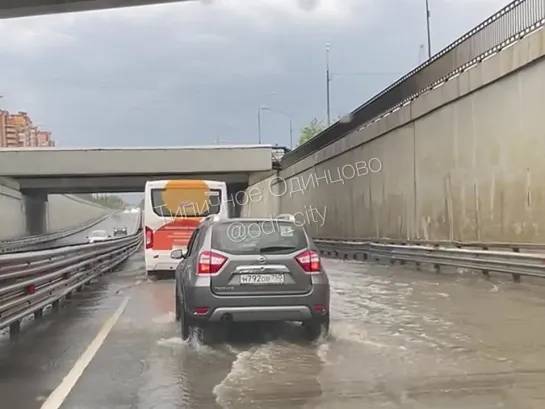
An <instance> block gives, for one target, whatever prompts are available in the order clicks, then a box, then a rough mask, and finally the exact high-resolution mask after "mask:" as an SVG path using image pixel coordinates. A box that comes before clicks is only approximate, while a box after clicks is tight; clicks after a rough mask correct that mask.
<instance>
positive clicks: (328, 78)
mask: <svg viewBox="0 0 545 409" xmlns="http://www.w3.org/2000/svg"><path fill="white" fill-rule="evenodd" d="M330 84H331V74H330V72H329V43H327V44H326V46H325V95H326V96H325V97H326V111H327V126H330V125H331V94H330Z"/></svg>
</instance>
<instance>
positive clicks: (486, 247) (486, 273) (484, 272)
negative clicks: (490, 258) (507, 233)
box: [481, 246, 490, 277]
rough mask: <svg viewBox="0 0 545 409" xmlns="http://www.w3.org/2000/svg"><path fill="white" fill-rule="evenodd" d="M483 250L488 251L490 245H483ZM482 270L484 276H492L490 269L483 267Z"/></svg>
mask: <svg viewBox="0 0 545 409" xmlns="http://www.w3.org/2000/svg"><path fill="white" fill-rule="evenodd" d="M483 250H486V251H488V246H483ZM481 272H482V273H483V276H485V277H490V273H489V272H488V270H486V269H483V270H481Z"/></svg>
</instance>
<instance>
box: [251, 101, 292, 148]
mask: <svg viewBox="0 0 545 409" xmlns="http://www.w3.org/2000/svg"><path fill="white" fill-rule="evenodd" d="M261 111H269V112H273V113H276V114H279V115H283V116H285V117H286V118H288V120H289V122H290V149H293V119H292V117H291V115H290V114H288V113H287V112H284V111H280V110H277V109H272V108H269V107H268V106H265V105H261V106H260V107H259V112H261ZM259 117H261V114H259Z"/></svg>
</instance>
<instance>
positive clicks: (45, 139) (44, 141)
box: [37, 131, 55, 148]
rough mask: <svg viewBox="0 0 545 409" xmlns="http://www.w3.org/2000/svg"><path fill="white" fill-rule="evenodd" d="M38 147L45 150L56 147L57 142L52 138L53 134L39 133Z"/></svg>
mask: <svg viewBox="0 0 545 409" xmlns="http://www.w3.org/2000/svg"><path fill="white" fill-rule="evenodd" d="M37 146H39V147H44V148H48V147H53V146H55V141H54V140H53V139H52V138H51V132H48V131H39V132H38V144H37Z"/></svg>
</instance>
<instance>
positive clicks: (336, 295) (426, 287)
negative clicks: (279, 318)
mask: <svg viewBox="0 0 545 409" xmlns="http://www.w3.org/2000/svg"><path fill="white" fill-rule="evenodd" d="M324 264H325V267H326V268H327V271H328V273H329V276H330V281H331V286H332V300H331V307H332V313H331V314H332V331H331V334H330V336H329V337H328V338H327V339H321V340H319V341H318V342H316V343H308V342H306V341H304V340H303V337H302V336H301V335H302V334H301V331H300V328H299V327H297V326H295V325H289V324H285V325H280V326H278V327H273V328H255V327H253V326H246V327H240V328H236V329H235V330H234V332H233V333H232V334H230V336H229V337H228V338H227V339H226V340H225V342H223V343H221V344H218V345H214V346H203V345H200V344H199V343H198V342H197V341H196V340H195V339H190V340H189V341H188V342H182V340H181V338H180V335H179V334H180V331H179V326H178V324H177V323H176V322H175V319H174V288H173V281H172V280H161V281H151V280H148V279H147V277H146V275H145V270H144V258H143V254H142V253H137V254H135V255H134V256H133V257H131V259H129V260H128V261H127V262H126V263H125V265H124V266H122V268H121V269H120V270H119V271H117V272H114V273H111V274H109V275H107V276H104V277H102V278H100V279H99V280H97V281H96V282H94V283H92V284H91V285H90V286H89V287H87V288H86V290H85V291H84V292H82V293H78V294H76V295H75V296H74V298H73V299H72V300H71V301H69V302H67V303H66V304H65V305H64V307H63V308H62V309H61V310H60V312H57V313H48V314H46V315H45V316H44V317H43V318H41V319H40V320H38V321H31V322H28V323H26V325H24V326H23V329H22V332H21V335H20V337H19V338H18V339H13V340H10V339H9V337H7V336H6V335H3V336H2V337H0V397H1V398H2V399H1V403H0V407H1V408H2V409H4V408H6V409H39V408H40V407H41V405H42V404H43V402H44V400H45V399H46V398H47V397H48V396H49V395H50V394H51V392H52V391H53V390H54V389H55V388H56V387H57V386H58V385H59V384H60V383H61V382H62V381H63V378H64V377H65V376H66V375H67V374H68V373H69V372H70V371H71V369H72V368H73V367H74V365H75V364H76V362H77V361H78V359H79V358H80V357H81V355H82V354H83V353H84V351H85V350H86V348H87V347H88V346H89V344H91V342H92V341H93V339H94V338H95V337H96V335H97V334H98V333H99V332H100V330H101V328H102V327H103V325H104V323H105V322H106V321H107V320H108V318H109V317H111V316H112V314H113V313H114V312H115V311H116V310H117V309H118V308H119V306H120V305H121V304H122V303H123V302H125V300H128V303H127V307H126V309H125V311H124V312H123V314H122V315H121V317H120V319H119V320H118V321H117V323H116V324H115V325H114V326H113V329H112V331H111V332H110V333H109V335H108V336H107V338H106V339H105V341H104V342H103V344H102V345H101V346H100V348H99V350H98V352H97V353H96V355H95V356H94V358H93V359H92V360H91V362H90V364H89V365H88V367H87V368H86V369H85V371H84V372H83V374H82V375H81V377H80V378H79V379H78V381H77V383H76V384H75V386H74V387H73V389H72V390H71V391H70V393H69V394H68V396H67V398H66V399H65V400H64V402H63V403H62V405H61V406H60V407H61V409H152V408H153V409H175V408H180V409H181V408H186V409H214V408H233V409H234V408H237V409H239V408H240V409H246V408H253V409H265V408H266V409H273V408H274V409H277V408H284V409H291V408H303V409H325V408H335V409H362V408H364V409H365V408H369V409H371V408H372V409H376V408H388V409H389V408H404V409H405V408H406V409H417V408H418V409H424V408H426V409H427V408H429V409H454V408H456V409H458V408H459V409H485V408H486V409H489V408H510V409H543V408H544V407H545V388H543V386H544V385H545V360H543V359H542V357H543V356H545V355H544V352H545V325H542V323H543V317H542V315H543V313H544V311H545V284H543V283H541V282H532V283H528V282H523V283H513V282H511V281H510V280H509V277H502V276H499V277H496V276H492V278H491V279H490V280H485V279H483V278H482V277H481V276H480V275H479V274H471V273H467V272H466V273H461V272H456V271H451V272H445V273H441V274H435V273H433V272H426V271H416V270H412V269H410V268H408V267H401V266H389V265H388V266H385V265H378V264H372V263H359V262H351V261H340V260H324Z"/></svg>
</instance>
